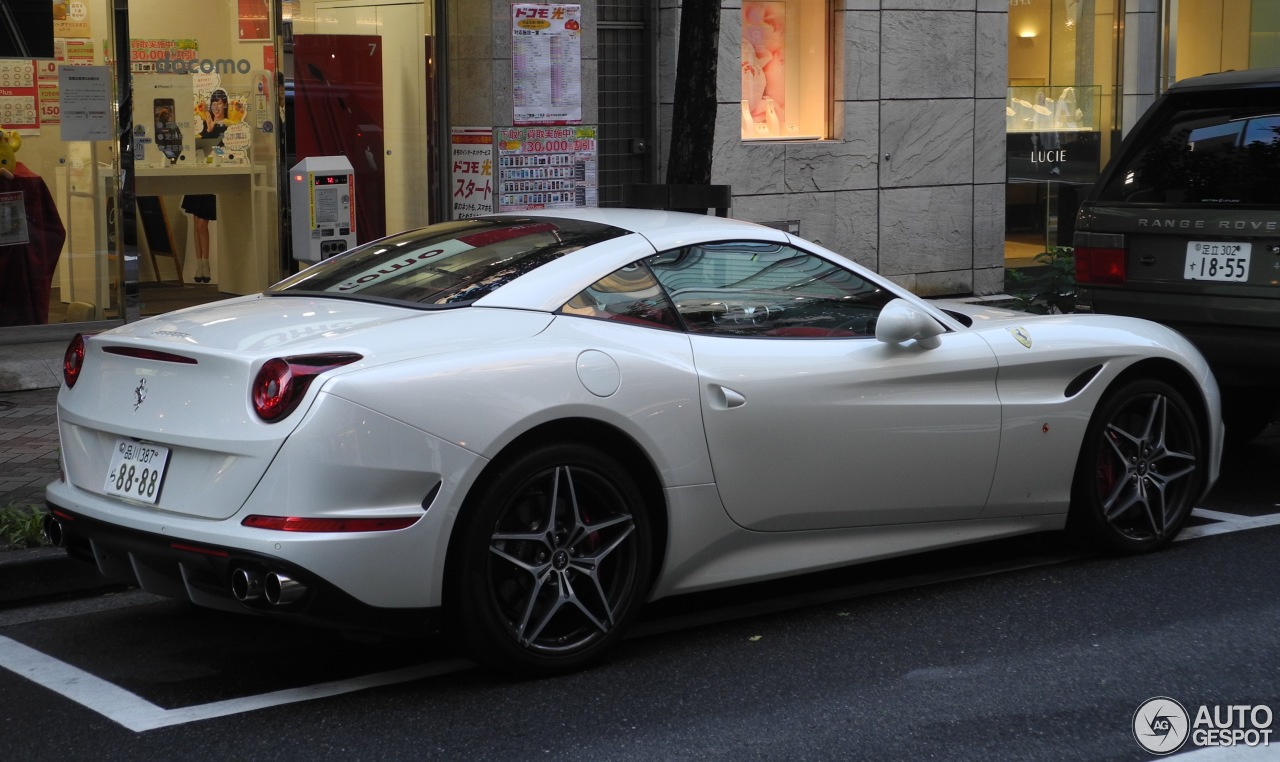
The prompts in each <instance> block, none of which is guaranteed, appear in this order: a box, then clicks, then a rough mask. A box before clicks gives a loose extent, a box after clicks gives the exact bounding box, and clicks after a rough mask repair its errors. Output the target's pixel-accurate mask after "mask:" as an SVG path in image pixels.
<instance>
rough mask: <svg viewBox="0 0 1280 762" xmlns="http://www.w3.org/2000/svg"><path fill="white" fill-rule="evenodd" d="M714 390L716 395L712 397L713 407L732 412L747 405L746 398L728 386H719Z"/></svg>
mask: <svg viewBox="0 0 1280 762" xmlns="http://www.w3.org/2000/svg"><path fill="white" fill-rule="evenodd" d="M712 388H713V390H714V392H715V394H713V395H712V397H713V400H712V405H713V407H718V408H720V409H722V410H730V409H732V408H735V407H742V406H743V405H745V404H747V398H746V397H743V396H742V395H741V394H738V393H737V392H735V391H734V390H732V389H730V388H729V387H727V386H720V385H719V384H717V385H715V386H714V387H712Z"/></svg>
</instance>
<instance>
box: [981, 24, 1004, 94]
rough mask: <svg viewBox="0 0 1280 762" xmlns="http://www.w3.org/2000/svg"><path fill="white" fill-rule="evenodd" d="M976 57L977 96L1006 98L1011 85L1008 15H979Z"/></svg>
mask: <svg viewBox="0 0 1280 762" xmlns="http://www.w3.org/2000/svg"><path fill="white" fill-rule="evenodd" d="M975 44H976V49H975V51H974V55H975V57H976V61H975V63H974V82H973V87H974V94H975V95H976V96H977V97H979V98H1004V97H1006V95H1007V93H1008V89H1007V88H1008V85H1009V14H1008V13H979V14H978V16H977V42H976V43H975Z"/></svg>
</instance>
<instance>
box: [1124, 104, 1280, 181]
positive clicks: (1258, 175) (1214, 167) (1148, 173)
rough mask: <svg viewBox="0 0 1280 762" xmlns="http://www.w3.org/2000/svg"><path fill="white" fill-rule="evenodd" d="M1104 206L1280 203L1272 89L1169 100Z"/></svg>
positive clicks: (1279, 113) (1277, 118) (1279, 127)
mask: <svg viewBox="0 0 1280 762" xmlns="http://www.w3.org/2000/svg"><path fill="white" fill-rule="evenodd" d="M1160 113H1161V116H1160V117H1159V118H1158V119H1156V120H1155V121H1154V122H1153V123H1152V124H1150V125H1148V129H1147V130H1146V131H1145V132H1144V133H1143V134H1142V135H1141V136H1139V139H1138V141H1137V142H1135V143H1134V144H1133V147H1134V148H1135V149H1136V150H1131V151H1130V152H1129V154H1128V155H1127V156H1126V157H1125V158H1124V161H1123V163H1122V164H1121V165H1119V166H1118V167H1117V168H1116V169H1117V171H1116V172H1115V173H1114V174H1113V175H1112V176H1111V178H1110V179H1109V181H1108V184H1107V186H1106V187H1105V188H1104V189H1103V191H1102V193H1101V195H1100V198H1101V200H1104V201H1128V202H1132V203H1139V204H1146V203H1156V204H1203V205H1208V206H1215V205H1241V206H1244V205H1250V206H1252V205H1266V204H1277V203H1280V182H1277V180H1276V178H1277V177H1280V99H1278V98H1277V93H1276V90H1274V89H1270V88H1267V89H1254V90H1226V91H1219V92H1214V93H1186V94H1182V95H1174V96H1171V97H1170V98H1169V99H1168V101H1166V103H1165V104H1164V107H1163V108H1161V112H1160Z"/></svg>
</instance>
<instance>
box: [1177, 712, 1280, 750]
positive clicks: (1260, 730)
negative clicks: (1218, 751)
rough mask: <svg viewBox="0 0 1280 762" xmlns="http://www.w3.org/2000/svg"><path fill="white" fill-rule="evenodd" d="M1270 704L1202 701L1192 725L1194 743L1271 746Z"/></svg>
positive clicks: (1192, 741) (1203, 744)
mask: <svg viewBox="0 0 1280 762" xmlns="http://www.w3.org/2000/svg"><path fill="white" fill-rule="evenodd" d="M1273 719H1274V718H1273V716H1272V713H1271V707H1269V706H1267V705H1266V704H1258V705H1256V706H1251V705H1249V704H1232V705H1229V706H1217V705H1215V706H1214V707H1213V711H1212V713H1210V711H1209V707H1207V706H1205V705H1203V704H1202V705H1201V706H1200V709H1199V710H1198V711H1197V712H1196V719H1195V722H1193V723H1192V725H1191V728H1192V729H1191V743H1193V744H1195V745H1196V746H1259V745H1261V746H1270V745H1271V722H1272V720H1273Z"/></svg>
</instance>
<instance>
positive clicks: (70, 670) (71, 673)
mask: <svg viewBox="0 0 1280 762" xmlns="http://www.w3.org/2000/svg"><path fill="white" fill-rule="evenodd" d="M1191 515H1192V516H1196V517H1198V518H1202V519H1208V520H1210V521H1213V522H1214V523H1212V524H1202V525H1200V526H1194V527H1188V528H1186V529H1184V530H1182V532H1181V533H1180V534H1179V535H1178V537H1177V539H1178V540H1194V539H1197V538H1200V537H1211V536H1213V535H1218V534H1225V533H1227V532H1239V531H1242V530H1245V529H1259V528H1261V527H1269V526H1277V525H1280V513H1273V514H1268V515H1265V516H1242V515H1240V514H1237V513H1223V512H1222V511H1211V510H1209V509H1207V508H1196V509H1194V510H1193V511H1192V512H1191ZM472 666H474V665H473V664H471V662H469V661H466V660H464V659H450V660H448V661H442V662H435V663H432V664H419V665H415V666H412V667H405V668H403V669H395V670H390V671H388V672H378V673H375V674H372V675H363V676H361V677H355V678H351V679H350V680H336V681H334V682H329V683H321V684H319V685H309V686H305V687H302V688H290V689H287V690H282V691H274V692H272V693H263V694H260V695H257V696H245V697H243V698H235V699H228V700H226V701H214V702H212V703H209V704H199V705H197V706H188V707H181V708H178V709H164V708H162V707H159V706H156V705H155V704H153V703H151V702H150V701H147V700H146V699H144V698H141V697H140V696H138V695H136V694H133V693H130V692H129V691H127V690H125V689H124V688H121V687H120V686H118V685H115V684H113V683H109V682H107V681H106V680H103V679H102V678H100V677H96V676H94V675H92V674H90V673H88V672H85V671H84V670H82V669H79V668H78V667H73V666H71V665H70V664H67V663H66V662H63V661H59V660H58V659H55V658H53V657H52V656H48V655H46V654H43V653H41V652H39V651H37V650H35V649H34V648H30V647H28V646H25V645H23V644H21V643H19V642H18V641H16V640H12V639H10V638H6V637H3V636H0V667H3V668H5V669H8V670H9V671H11V672H15V673H17V674H19V675H21V676H22V677H25V678H27V679H28V680H30V681H31V682H33V683H36V684H37V685H41V686H44V687H45V688H48V689H49V690H51V691H53V692H55V693H58V694H60V695H61V696H63V697H65V698H68V699H71V700H72V701H74V702H76V703H77V704H80V705H81V706H83V707H85V708H86V709H90V710H92V711H94V712H97V713H98V714H100V715H102V716H103V717H106V718H107V719H109V720H111V721H113V722H116V723H119V724H120V725H123V726H124V727H126V728H128V729H129V730H132V731H133V732H135V733H141V732H144V731H147V730H155V729H156V728H165V727H169V726H171V725H182V724H185V723H188V722H198V721H200V720H211V719H214V718H216V717H226V716H228V715H233V714H242V713H244V712H252V711H254V710H257V709H266V708H269V707H273V706H281V705H284V704H293V703H297V702H300V701H310V700H311V699H318V698H326V697H328V696H338V695H341V694H344V693H352V692H354V691H360V690H365V689H366V688H377V687H380V686H384V685H396V684H398V683H407V682H409V681H412V680H421V679H423V678H427V677H437V676H439V675H446V674H450V673H453V672H461V671H463V670H466V669H470V668H471V667H472ZM1205 751H1207V750H1205ZM1181 756H1187V755H1186V754H1183V755H1181ZM1200 756H1205V755H1200ZM1198 758H1199V757H1198ZM1215 758H1223V757H1215ZM1232 758H1233V759H1234V757H1232Z"/></svg>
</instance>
